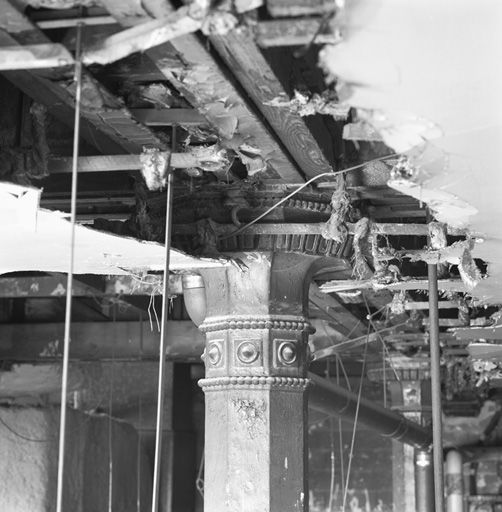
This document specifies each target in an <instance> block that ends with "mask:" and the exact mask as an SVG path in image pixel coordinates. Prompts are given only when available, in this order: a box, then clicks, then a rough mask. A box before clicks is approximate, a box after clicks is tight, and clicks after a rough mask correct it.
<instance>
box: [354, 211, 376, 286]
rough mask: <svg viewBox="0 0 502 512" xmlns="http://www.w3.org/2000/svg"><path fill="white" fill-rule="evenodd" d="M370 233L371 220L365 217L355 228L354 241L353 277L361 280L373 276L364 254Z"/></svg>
mask: <svg viewBox="0 0 502 512" xmlns="http://www.w3.org/2000/svg"><path fill="white" fill-rule="evenodd" d="M369 233H370V220H369V219H368V218H367V217H363V218H362V219H360V220H358V221H357V223H356V225H355V226H354V240H353V242H352V245H353V248H354V256H353V257H352V275H353V276H354V277H355V278H356V279H359V280H361V279H368V278H369V277H370V276H371V275H372V274H373V272H372V270H371V269H370V266H369V265H368V262H367V260H366V256H365V254H364V245H365V244H367V239H368V236H369Z"/></svg>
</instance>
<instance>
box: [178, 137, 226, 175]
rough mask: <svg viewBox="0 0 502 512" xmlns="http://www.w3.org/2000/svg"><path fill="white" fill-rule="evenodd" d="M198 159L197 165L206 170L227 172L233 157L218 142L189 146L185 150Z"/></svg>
mask: <svg viewBox="0 0 502 512" xmlns="http://www.w3.org/2000/svg"><path fill="white" fill-rule="evenodd" d="M187 153H189V154H190V155H192V156H194V157H195V158H196V159H197V160H198V165H197V167H198V168H199V169H202V170H203V171H208V172H228V171H229V170H230V167H231V166H232V163H233V157H232V156H231V155H230V153H229V152H228V151H227V150H226V149H224V148H222V147H221V146H220V145H219V144H213V145H212V146H191V147H189V150H188V151H187Z"/></svg>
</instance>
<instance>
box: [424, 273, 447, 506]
mask: <svg viewBox="0 0 502 512" xmlns="http://www.w3.org/2000/svg"><path fill="white" fill-rule="evenodd" d="M427 269H428V277H429V334H430V351H431V391H432V448H433V459H434V491H435V503H436V512H443V511H444V476H443V425H442V423H443V421H442V416H441V414H442V410H441V374H440V353H439V313H438V280H437V265H436V264H434V263H429V264H428V265H427Z"/></svg>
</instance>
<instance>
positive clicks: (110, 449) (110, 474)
mask: <svg viewBox="0 0 502 512" xmlns="http://www.w3.org/2000/svg"><path fill="white" fill-rule="evenodd" d="M112 311H113V322H114V323H116V322H117V308H116V305H115V304H114V305H113V310H112ZM114 380H115V338H113V341H112V363H111V368H110V391H109V395H108V512H112V511H113V420H112V416H113V384H114Z"/></svg>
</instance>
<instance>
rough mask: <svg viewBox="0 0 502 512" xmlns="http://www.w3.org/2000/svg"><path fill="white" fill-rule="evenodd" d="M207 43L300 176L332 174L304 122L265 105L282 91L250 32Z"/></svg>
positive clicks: (242, 30) (213, 38)
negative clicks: (286, 153)
mask: <svg viewBox="0 0 502 512" xmlns="http://www.w3.org/2000/svg"><path fill="white" fill-rule="evenodd" d="M210 41H211V43H212V44H213V45H214V47H215V48H216V50H217V52H218V53H219V54H220V57H221V58H222V59H223V61H224V62H225V63H226V65H227V66H228V67H229V69H230V70H231V72H232V73H233V74H234V75H235V76H236V77H237V80H238V81H239V83H240V84H241V85H242V87H243V88H244V89H245V90H246V92H247V93H248V94H249V96H250V98H251V99H252V100H253V102H254V104H255V105H256V107H257V108H258V109H259V110H260V112H261V113H262V114H263V115H264V117H265V118H266V119H267V121H268V122H269V124H270V126H271V127H272V129H273V130H274V131H275V133H276V134H277V136H278V137H279V138H280V139H281V141H282V143H283V144H284V146H285V147H286V148H287V150H288V151H289V153H290V154H291V156H292V157H293V158H294V160H295V161H296V163H297V164H298V166H299V167H300V169H301V170H302V171H303V173H304V174H305V175H306V176H307V177H309V178H310V177H313V176H316V175H318V174H321V173H323V172H330V171H332V170H333V169H332V167H331V165H330V163H329V162H328V160H327V159H326V157H325V156H324V154H323V152H322V150H321V148H320V147H319V145H318V143H317V141H316V140H315V139H314V137H313V135H312V134H311V132H310V130H309V129H308V128H307V125H306V124H305V122H304V120H303V119H302V118H301V117H300V116H299V115H297V114H293V113H292V112H290V111H289V110H288V109H284V108H277V107H272V106H270V105H266V103H267V102H268V101H271V100H273V99H274V98H276V97H278V96H281V95H284V94H286V92H285V90H284V88H283V87H282V85H281V84H280V83H279V81H278V79H277V77H276V76H275V74H274V72H273V71H272V69H271V68H270V66H269V64H268V62H267V61H266V60H265V57H264V56H263V55H262V53H261V51H260V50H259V48H258V47H257V46H256V43H255V42H254V37H253V34H252V31H251V29H249V28H246V27H239V29H237V30H232V31H231V32H229V33H228V34H226V35H224V36H219V35H213V36H211V37H210Z"/></svg>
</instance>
